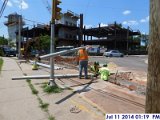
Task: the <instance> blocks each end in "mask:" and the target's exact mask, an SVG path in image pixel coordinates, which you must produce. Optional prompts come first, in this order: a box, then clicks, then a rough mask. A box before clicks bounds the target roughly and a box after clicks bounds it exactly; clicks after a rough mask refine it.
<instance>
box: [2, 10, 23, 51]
mask: <svg viewBox="0 0 160 120" xmlns="http://www.w3.org/2000/svg"><path fill="white" fill-rule="evenodd" d="M6 18H8V21H6V22H5V23H4V24H5V25H6V26H7V27H8V35H9V39H10V40H11V42H12V43H14V44H15V46H18V40H19V39H21V36H18V30H19V29H22V28H23V26H24V24H25V23H24V21H23V20H22V16H21V15H18V14H17V13H12V14H9V15H8V16H7V17H6ZM16 32H17V34H16ZM21 42H22V41H21ZM17 49H18V48H17Z"/></svg>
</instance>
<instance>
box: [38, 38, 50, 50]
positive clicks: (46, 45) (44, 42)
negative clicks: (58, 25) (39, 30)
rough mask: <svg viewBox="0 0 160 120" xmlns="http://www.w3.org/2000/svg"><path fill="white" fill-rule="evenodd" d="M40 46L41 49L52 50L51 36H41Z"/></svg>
mask: <svg viewBox="0 0 160 120" xmlns="http://www.w3.org/2000/svg"><path fill="white" fill-rule="evenodd" d="M39 48H40V50H45V51H49V50H50V36H48V35H44V36H42V35H41V36H40V37H39Z"/></svg>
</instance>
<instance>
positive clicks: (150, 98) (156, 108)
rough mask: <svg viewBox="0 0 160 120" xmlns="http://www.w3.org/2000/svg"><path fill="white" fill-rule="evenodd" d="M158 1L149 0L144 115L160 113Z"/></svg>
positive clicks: (159, 24)
mask: <svg viewBox="0 0 160 120" xmlns="http://www.w3.org/2000/svg"><path fill="white" fill-rule="evenodd" d="M159 16H160V0H150V23H149V25H150V36H149V37H150V38H149V40H150V41H149V46H148V47H149V48H148V49H149V50H148V76H147V90H146V107H145V111H146V113H160V17H159Z"/></svg>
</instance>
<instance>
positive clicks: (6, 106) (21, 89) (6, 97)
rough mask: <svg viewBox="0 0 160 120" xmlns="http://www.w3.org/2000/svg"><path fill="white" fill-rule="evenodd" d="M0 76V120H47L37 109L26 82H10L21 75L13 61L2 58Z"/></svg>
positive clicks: (34, 98)
mask: <svg viewBox="0 0 160 120" xmlns="http://www.w3.org/2000/svg"><path fill="white" fill-rule="evenodd" d="M3 60H4V64H3V67H2V71H1V74H0V120H47V119H46V118H47V117H46V115H45V114H44V113H43V111H42V110H41V109H40V108H39V107H37V106H38V102H37V98H36V97H35V96H33V95H32V94H31V90H30V88H29V87H28V85H27V83H26V81H12V80H11V78H12V77H13V76H15V75H17V76H22V75H23V73H22V71H21V69H20V68H19V67H18V65H17V63H16V61H15V60H13V59H11V58H6V57H4V58H3Z"/></svg>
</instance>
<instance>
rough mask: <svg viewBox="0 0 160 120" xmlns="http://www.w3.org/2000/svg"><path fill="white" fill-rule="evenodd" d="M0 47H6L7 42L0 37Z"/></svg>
mask: <svg viewBox="0 0 160 120" xmlns="http://www.w3.org/2000/svg"><path fill="white" fill-rule="evenodd" d="M0 45H8V40H7V39H6V38H4V37H1V36H0Z"/></svg>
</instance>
